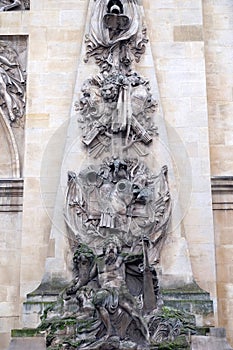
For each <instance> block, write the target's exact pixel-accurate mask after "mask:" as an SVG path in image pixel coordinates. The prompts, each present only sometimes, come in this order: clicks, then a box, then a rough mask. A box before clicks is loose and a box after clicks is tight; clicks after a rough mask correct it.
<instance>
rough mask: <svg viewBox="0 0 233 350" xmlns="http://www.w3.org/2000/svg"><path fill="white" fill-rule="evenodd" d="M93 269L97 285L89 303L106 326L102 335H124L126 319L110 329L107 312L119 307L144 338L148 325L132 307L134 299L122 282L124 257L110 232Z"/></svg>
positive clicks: (134, 304) (119, 245) (124, 281)
mask: <svg viewBox="0 0 233 350" xmlns="http://www.w3.org/2000/svg"><path fill="white" fill-rule="evenodd" d="M96 272H97V274H98V281H99V285H100V289H99V290H97V291H96V293H95V295H94V298H93V304H94V305H95V307H96V309H97V310H98V311H99V314H100V317H101V320H102V322H103V324H104V326H105V328H106V336H105V338H109V337H110V336H112V335H119V336H120V337H124V336H125V333H126V328H127V326H128V324H127V323H125V324H123V323H121V324H120V325H118V329H117V330H116V329H114V326H113V322H112V321H111V314H113V313H114V312H116V311H117V309H119V308H120V309H121V310H123V311H124V312H126V314H127V315H128V316H129V317H130V318H131V320H132V319H133V320H134V321H135V323H136V325H137V328H138V329H139V330H140V331H141V333H142V336H143V337H144V339H146V340H148V329H147V326H146V325H145V323H144V322H143V319H142V317H141V316H140V314H139V312H138V311H137V309H136V302H135V300H134V298H133V296H132V295H131V294H130V292H129V290H128V288H127V285H126V270H125V260H124V257H123V256H122V255H121V244H120V241H119V240H118V239H117V238H116V237H115V236H114V237H111V236H110V237H109V238H108V239H107V240H106V241H105V243H104V246H103V255H102V256H100V257H99V258H98V259H97V263H96Z"/></svg>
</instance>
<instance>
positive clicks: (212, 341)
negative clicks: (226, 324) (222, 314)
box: [191, 328, 233, 350]
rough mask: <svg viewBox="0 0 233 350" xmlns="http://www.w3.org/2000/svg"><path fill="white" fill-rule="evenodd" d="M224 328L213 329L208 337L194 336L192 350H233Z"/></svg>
mask: <svg viewBox="0 0 233 350" xmlns="http://www.w3.org/2000/svg"><path fill="white" fill-rule="evenodd" d="M232 349H233V348H232V347H231V346H230V345H229V344H228V342H227V340H226V331H225V329H224V328H212V329H210V333H209V335H208V336H192V344H191V350H232Z"/></svg>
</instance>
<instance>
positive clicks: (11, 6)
mask: <svg viewBox="0 0 233 350" xmlns="http://www.w3.org/2000/svg"><path fill="white" fill-rule="evenodd" d="M29 9H30V0H0V12H4V11H19V10H29Z"/></svg>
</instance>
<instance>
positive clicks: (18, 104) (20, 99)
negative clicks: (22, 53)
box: [0, 40, 26, 125]
mask: <svg viewBox="0 0 233 350" xmlns="http://www.w3.org/2000/svg"><path fill="white" fill-rule="evenodd" d="M25 95H26V73H25V71H24V70H23V68H22V66H21V64H20V62H19V55H18V53H17V52H16V50H15V49H14V48H13V47H12V46H11V45H10V44H9V43H8V42H6V41H4V40H0V109H1V112H2V114H3V115H4V116H5V118H6V119H8V120H9V122H10V124H11V125H13V124H14V125H15V124H18V125H19V124H20V123H21V124H22V123H23V116H24V112H25V97H26V96H25Z"/></svg>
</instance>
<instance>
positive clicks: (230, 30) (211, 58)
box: [203, 0, 233, 344]
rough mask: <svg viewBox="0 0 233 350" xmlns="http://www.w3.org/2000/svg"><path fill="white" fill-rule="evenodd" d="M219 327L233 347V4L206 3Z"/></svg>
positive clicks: (208, 91)
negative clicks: (225, 333) (224, 329)
mask: <svg viewBox="0 0 233 350" xmlns="http://www.w3.org/2000/svg"><path fill="white" fill-rule="evenodd" d="M203 5H204V6H203V7H204V27H205V42H206V45H205V55H206V80H207V96H208V110H209V134H210V155H211V174H212V175H213V180H212V186H213V209H214V225H215V240H216V262H217V281H218V282H217V295H218V318H219V326H220V327H225V328H226V330H227V336H228V338H229V340H230V342H231V344H233V317H232V315H233V304H232V295H233V284H232V283H233V279H232V271H233V260H232V256H233V245H232V241H233V240H232V237H233V236H232V232H233V224H232V218H233V208H232V174H233V163H232V162H233V160H232V150H233V143H232V140H233V122H232V115H233V66H232V52H233V2H232V1H231V0H223V1H220V0H219V1H213V0H204V1H203Z"/></svg>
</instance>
